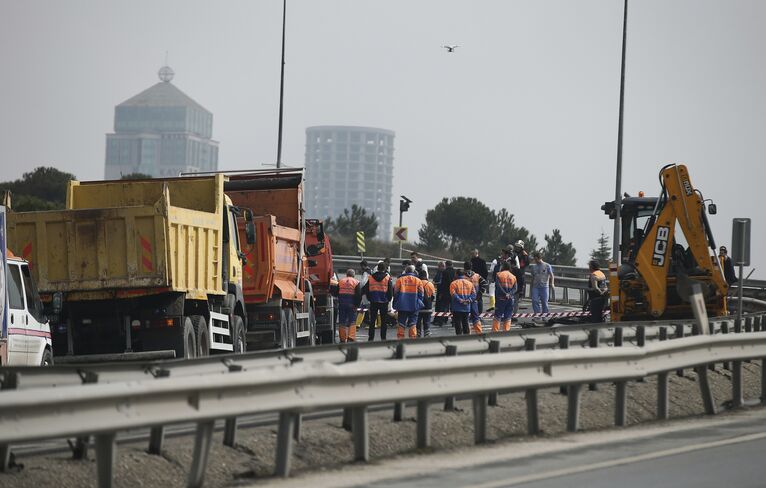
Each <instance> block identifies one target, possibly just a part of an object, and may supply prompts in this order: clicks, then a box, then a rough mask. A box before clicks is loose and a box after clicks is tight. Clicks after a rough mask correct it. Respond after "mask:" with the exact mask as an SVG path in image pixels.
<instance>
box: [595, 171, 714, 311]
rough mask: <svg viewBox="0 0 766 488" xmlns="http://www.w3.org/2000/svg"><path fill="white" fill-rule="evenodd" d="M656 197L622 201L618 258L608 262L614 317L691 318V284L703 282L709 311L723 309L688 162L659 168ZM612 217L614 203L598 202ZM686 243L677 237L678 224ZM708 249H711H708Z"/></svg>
mask: <svg viewBox="0 0 766 488" xmlns="http://www.w3.org/2000/svg"><path fill="white" fill-rule="evenodd" d="M660 184H661V186H662V192H661V194H660V196H659V197H644V196H643V195H640V196H638V197H627V196H626V198H624V199H622V200H621V207H620V218H621V221H622V222H621V229H622V230H621V240H620V243H621V245H620V253H621V256H622V257H621V263H620V264H619V266H618V265H617V264H616V263H611V264H610V273H609V274H610V276H609V289H610V295H611V305H610V308H611V318H612V321H622V320H654V319H672V318H692V317H693V314H692V309H691V306H690V305H689V302H688V298H689V295H690V290H691V286H692V283H695V282H696V283H699V284H701V286H702V290H703V295H704V297H705V305H706V308H707V312H708V314H709V315H712V316H720V315H726V314H727V304H726V293H727V288H728V284H727V283H726V280H725V279H724V274H723V270H722V269H721V263H720V262H719V261H718V259H717V258H716V257H715V250H716V245H715V241H714V239H713V234H712V232H711V230H710V225H709V223H708V219H707V213H708V212H709V213H710V214H711V215H713V214H715V213H716V207H715V204H713V203H710V205H708V207H707V208H706V206H705V203H706V202H708V200H705V199H704V198H703V196H702V193H701V192H700V191H699V190H696V189H695V188H694V186H692V183H691V180H690V179H689V172H688V170H687V169H686V166H684V165H681V164H669V165H667V166H665V167H663V168H662V170H660ZM601 209H602V210H604V212H605V213H606V214H607V215H609V218H611V219H614V218H615V203H614V202H607V203H606V204H604V205H603V206H602V207H601ZM677 227H678V228H679V229H680V231H681V232H682V233H683V236H684V238H685V239H686V243H687V246H688V247H684V245H683V244H681V243H678V242H677V241H676V236H677V234H676V228H677ZM711 249H712V251H713V254H711Z"/></svg>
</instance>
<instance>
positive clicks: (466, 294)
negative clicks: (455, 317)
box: [449, 278, 476, 312]
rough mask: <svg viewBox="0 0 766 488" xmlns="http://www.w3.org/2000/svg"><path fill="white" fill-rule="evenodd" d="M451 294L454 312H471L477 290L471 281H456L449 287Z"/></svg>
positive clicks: (460, 279) (463, 279) (464, 279)
mask: <svg viewBox="0 0 766 488" xmlns="http://www.w3.org/2000/svg"><path fill="white" fill-rule="evenodd" d="M449 294H450V295H451V296H452V311H453V312H470V311H471V302H473V301H474V300H476V290H475V289H474V287H473V283H471V281H470V280H468V279H466V278H458V279H456V280H455V281H453V282H452V284H451V285H450V286H449ZM462 302H465V303H462Z"/></svg>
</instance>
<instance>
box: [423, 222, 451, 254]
mask: <svg viewBox="0 0 766 488" xmlns="http://www.w3.org/2000/svg"><path fill="white" fill-rule="evenodd" d="M418 240H419V241H418V243H419V245H420V246H421V247H423V248H424V249H426V250H428V251H436V250H442V249H444V248H446V247H447V243H446V242H444V236H443V235H442V233H441V231H440V230H439V229H437V228H436V226H435V225H434V224H433V222H429V221H428V215H426V223H425V224H423V225H422V226H421V227H420V230H419V231H418Z"/></svg>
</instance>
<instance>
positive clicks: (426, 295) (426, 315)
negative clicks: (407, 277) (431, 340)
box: [418, 269, 436, 337]
mask: <svg viewBox="0 0 766 488" xmlns="http://www.w3.org/2000/svg"><path fill="white" fill-rule="evenodd" d="M418 278H420V283H421V284H422V285H423V308H422V309H421V310H420V311H419V312H418V337H428V336H430V335H431V313H432V312H433V305H434V295H436V288H434V285H433V283H431V282H430V281H428V274H427V273H426V272H425V270H422V269H421V270H420V272H419V273H418Z"/></svg>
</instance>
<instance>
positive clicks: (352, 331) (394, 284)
mask: <svg viewBox="0 0 766 488" xmlns="http://www.w3.org/2000/svg"><path fill="white" fill-rule="evenodd" d="M476 254H478V253H475V256H474V257H477V256H476ZM482 261H483V260H482ZM361 264H362V276H361V280H360V279H357V277H356V276H357V274H356V271H355V270H353V269H349V270H347V271H346V276H345V277H343V278H341V279H340V280H338V283H337V286H334V287H333V292H334V294H336V295H337V297H338V312H339V313H338V315H339V317H338V318H339V321H338V335H339V338H340V341H341V342H353V341H356V330H357V324H356V319H357V315H358V312H359V307H360V305H361V304H362V299H363V298H366V300H367V302H368V303H369V305H368V307H367V312H368V313H367V323H368V326H369V327H368V330H369V333H368V340H370V341H372V340H374V339H375V329H376V327H375V325H376V324H377V323H380V338H381V339H382V340H385V339H386V334H387V331H388V325H389V318H390V317H392V316H395V317H396V325H397V331H396V336H397V338H398V339H403V338H405V337H409V338H416V337H419V336H426V337H427V336H430V335H431V318H432V316H433V311H434V305H435V302H436V301H437V296H438V297H439V298H442V297H443V295H444V291H445V290H446V293H448V296H449V303H448V307H449V308H448V310H449V311H451V313H452V322H453V325H454V327H455V333H456V334H457V335H462V334H470V333H471V332H473V333H475V334H481V333H482V324H481V318H480V314H481V311H482V305H481V304H482V295H483V294H484V293H486V292H487V290H488V281H487V279H486V278H485V276H486V274H487V267H486V263H485V264H484V266H483V268H481V267H480V268H479V270H474V269H473V263H472V262H471V261H466V262H465V263H464V264H463V269H458V270H455V269H454V268H453V267H452V263H451V262H450V261H446V262H444V263H440V264H439V269H438V270H437V272H436V273H435V275H434V279H433V282H432V281H431V280H430V279H429V274H428V267H427V265H426V264H425V263H423V261H422V259H420V256H419V255H418V254H417V253H416V252H413V253H412V255H411V259H410V261H405V262H403V263H402V267H403V272H402V274H401V275H400V276H398V277H396V278H394V277H393V276H391V274H390V262H389V261H388V260H382V261H380V262H378V264H377V266H376V269H375V271H374V272H372V271H371V270H370V269H369V268H368V267H367V266H366V264H367V263H366V262H364V261H363V262H362V263H361ZM479 271H483V273H480V272H479ZM493 271H494V272H493V276H494V281H495V289H494V295H493V298H494V320H493V323H492V330H493V331H494V332H498V331H500V330H501V329H502V330H505V331H509V330H511V317H512V315H513V313H514V309H515V304H516V301H517V291H518V283H517V281H518V280H517V277H516V275H515V274H514V273H513V272H512V263H511V260H510V259H505V260H501V261H500V262H498V263H497V264H496V267H495V269H494V270H493ZM442 300H443V299H442ZM439 308H442V307H437V310H438V309H439ZM439 318H441V317H439ZM436 325H443V322H441V321H440V322H439V323H437V324H436Z"/></svg>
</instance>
